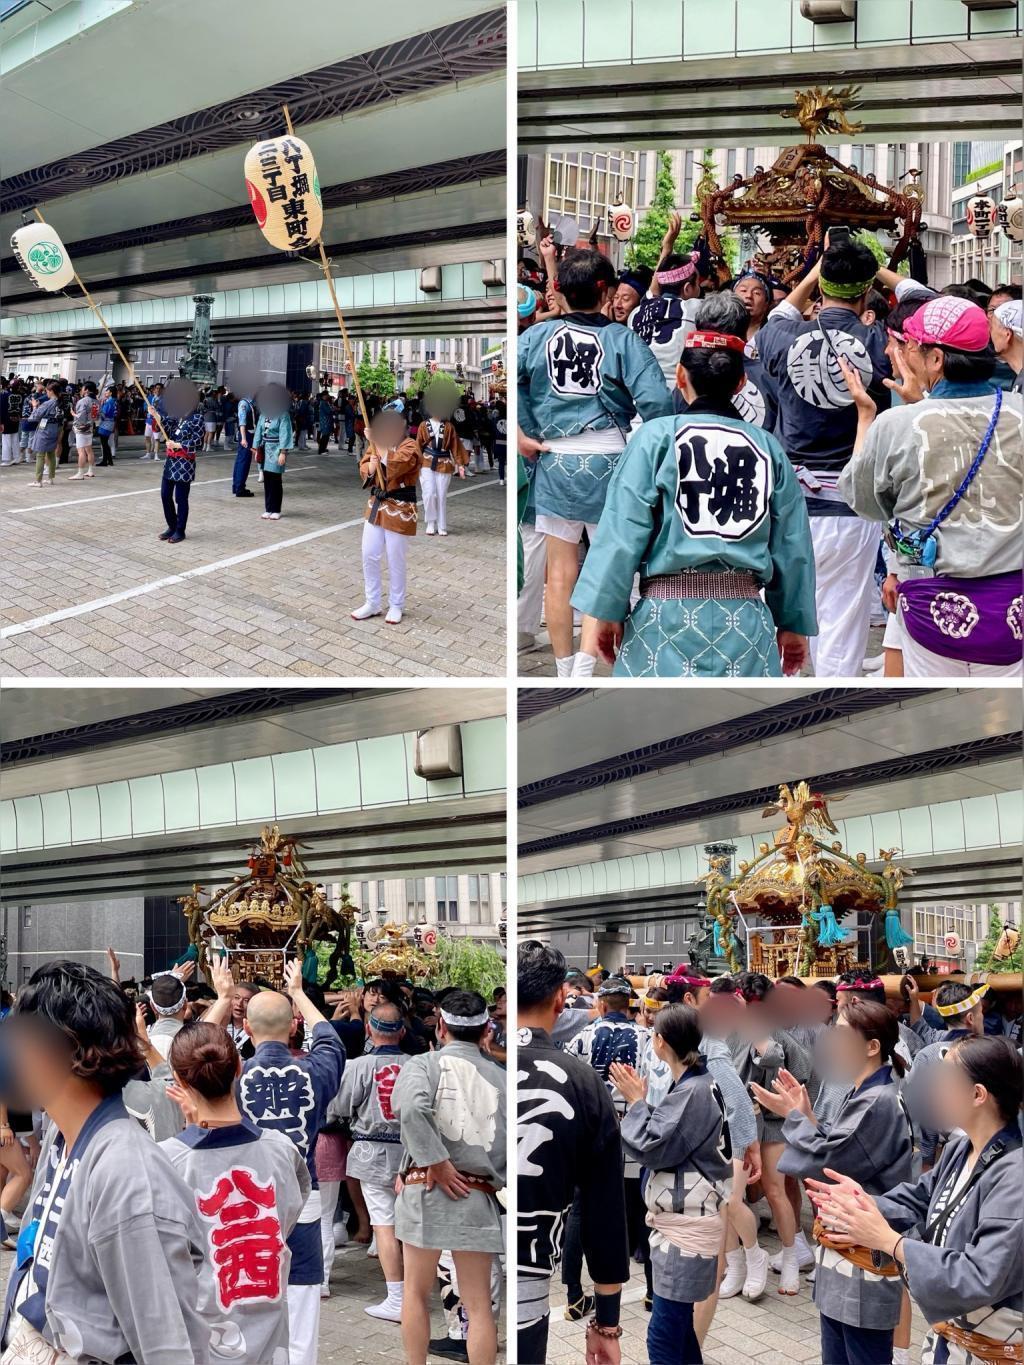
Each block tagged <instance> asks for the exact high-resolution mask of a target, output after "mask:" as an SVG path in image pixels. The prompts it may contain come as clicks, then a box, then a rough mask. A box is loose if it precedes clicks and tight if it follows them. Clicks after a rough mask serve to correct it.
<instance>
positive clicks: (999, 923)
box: [975, 905, 1024, 972]
mask: <svg viewBox="0 0 1024 1365" xmlns="http://www.w3.org/2000/svg"><path fill="white" fill-rule="evenodd" d="M1002 932H1003V917H1002V915H1000V913H999V908H998V906H995V905H990V906H989V907H988V937H987V938H986V939H985V942H984V943H983V944H982V945H981V947H980V948H979V949H978V960H977V962H976V963H975V966H976V967H977V969H978V971H979V972H1020V971H1024V955H1022V952H1021V942H1022V941H1021V940H1018V943H1017V946H1016V948H1014V950H1013V952H1012V953H1011V954H1010V956H1009V957H996V956H995V949H996V945H997V943H998V942H999V936H1000V934H1002Z"/></svg>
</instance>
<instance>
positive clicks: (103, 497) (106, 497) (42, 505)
mask: <svg viewBox="0 0 1024 1365" xmlns="http://www.w3.org/2000/svg"><path fill="white" fill-rule="evenodd" d="M316 468H317V466H316V465H311V464H300V465H293V466H292V468H291V469H290V470H289V473H291V474H301V473H302V471H303V470H304V469H316ZM232 477H233V476H232V475H230V474H229V475H228V476H227V477H226V478H223V479H194V480H193V482H192V487H193V488H199V487H200V486H201V485H202V484H205V483H231V482H232ZM67 482H68V483H70V482H71V480H70V479H69V480H68V481H67ZM159 492H160V485H159V484H156V485H155V486H154V487H152V488H136V489H135V490H134V491H133V492H131V493H101V494H100V495H99V496H98V497H92V498H69V499H68V500H67V501H66V502H38V503H36V505H35V507H14V508H12V509H11V511H9V512H8V513H7V515H8V516H9V517H20V516H21V515H22V513H24V512H49V511H51V510H52V509H53V508H54V507H84V506H85V504H86V503H94V502H110V501H111V499H113V498H141V497H145V495H146V494H149V495H150V496H151V497H152V495H153V494H154V493H159Z"/></svg>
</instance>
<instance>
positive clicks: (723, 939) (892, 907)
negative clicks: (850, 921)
mask: <svg viewBox="0 0 1024 1365" xmlns="http://www.w3.org/2000/svg"><path fill="white" fill-rule="evenodd" d="M832 799H833V800H837V799H838V800H842V797H839V798H832ZM775 814H782V815H784V816H785V817H786V825H785V827H784V828H783V829H780V830H778V831H777V832H776V835H775V840H774V843H772V844H768V843H763V844H761V845H760V846H759V849H758V855H757V857H756V858H755V859H754V860H753V861H752V862H741V863H740V864H739V871H738V874H737V875H735V876H733V877H729V876H727V875H726V868H727V866H728V861H727V859H725V858H724V857H722V856H718V855H716V856H713V857H711V858H710V859H709V860H708V863H709V871H708V872H707V873H706V875H705V876H704V878H703V881H704V886H705V890H706V894H707V909H708V914H709V915H710V916H711V918H712V919H713V921H714V926H715V929H714V934H715V951H716V952H719V953H721V955H722V956H723V957H725V959H726V961H727V962H728V963H729V968H730V970H731V971H734V972H735V971H739V970H740V967H741V962H740V951H741V947H740V942H739V938H738V934H737V931H738V930H739V928H741V927H742V928H743V930H744V931H745V935H746V940H747V942H746V950H747V963H746V966H747V967H748V968H749V970H751V971H758V972H764V973H765V975H766V976H770V977H779V976H786V975H794V976H799V977H825V976H836V975H838V974H839V973H840V972H845V971H850V970H852V969H853V968H855V967H858V966H864V965H866V964H864V963H860V962H858V960H857V946H856V942H857V940H856V936H855V935H852V934H848V933H844V931H843V930H842V928H841V927H840V922H841V921H842V919H843V917H844V916H845V915H848V914H850V913H853V912H858V911H867V912H870V913H871V914H872V915H875V916H883V917H884V934H885V942H886V944H887V946H888V948H889V949H890V951H891V950H893V949H895V948H900V947H906V945H907V944H909V943H910V942H912V939H911V936H910V935H909V934H908V933H906V931H905V930H904V929H903V928H902V926H901V925H900V919H899V909H898V905H897V902H898V898H899V892H900V888H901V887H902V885H903V880H904V878H905V877H907V876H910V875H912V873H911V871H910V869H909V868H903V867H900V866H898V865H897V864H896V863H895V862H894V861H893V860H894V858H895V856H896V854H897V853H898V852H899V849H896V848H887V849H880V850H879V855H878V856H879V859H880V861H881V863H882V870H881V872H873V871H871V869H870V868H869V867H868V866H867V861H868V860H867V855H866V854H865V853H857V854H854V855H851V854H849V853H846V852H845V851H844V850H843V846H842V843H841V842H840V841H839V840H838V839H836V840H833V841H832V842H830V843H826V842H825V841H824V839H822V838H819V837H818V836H819V834H823V835H828V834H838V832H839V831H838V829H837V827H836V825H835V824H834V822H833V820H832V817H831V815H830V814H829V809H828V800H827V799H826V798H825V797H824V796H823V795H822V794H821V793H820V792H812V791H811V789H810V787H809V786H808V785H807V783H806V782H798V783H797V784H796V786H795V787H793V788H792V789H790V787H789V786H788V785H786V784H785V783H784V784H783V785H782V786H780V787H779V797H778V800H777V801H773V802H772V803H771V805H769V806H767V807H766V808H765V810H764V811H763V815H764V816H765V817H766V818H767V817H768V816H771V815H775ZM765 921H766V923H764V922H765Z"/></svg>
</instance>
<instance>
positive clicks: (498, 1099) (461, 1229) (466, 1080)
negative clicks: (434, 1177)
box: [392, 1042, 506, 1253]
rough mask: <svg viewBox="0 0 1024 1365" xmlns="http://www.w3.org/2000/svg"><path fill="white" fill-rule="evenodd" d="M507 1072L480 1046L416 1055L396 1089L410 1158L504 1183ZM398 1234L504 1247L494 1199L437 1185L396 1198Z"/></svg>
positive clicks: (427, 1242) (470, 1247)
mask: <svg viewBox="0 0 1024 1365" xmlns="http://www.w3.org/2000/svg"><path fill="white" fill-rule="evenodd" d="M505 1081H506V1075H505V1072H504V1071H503V1070H502V1069H501V1067H499V1066H498V1065H497V1063H496V1062H492V1061H491V1059H490V1058H489V1057H486V1056H484V1054H483V1053H482V1052H481V1051H480V1049H479V1047H478V1046H477V1045H476V1044H475V1043H465V1042H451V1043H446V1044H445V1046H444V1047H442V1048H439V1049H438V1050H437V1051H436V1052H426V1053H423V1054H421V1055H420V1056H418V1057H410V1058H409V1059H408V1061H407V1062H406V1063H405V1065H404V1066H403V1067H402V1070H401V1073H400V1075H399V1077H398V1082H397V1084H396V1085H395V1088H394V1091H393V1092H392V1105H393V1108H394V1110H395V1113H397V1115H398V1117H399V1121H400V1131H401V1135H402V1146H403V1147H404V1148H405V1149H406V1152H407V1153H408V1163H407V1164H409V1165H414V1166H431V1165H435V1164H436V1163H437V1162H439V1161H444V1160H446V1159H447V1160H449V1161H451V1163H452V1165H453V1166H454V1167H455V1168H456V1170H458V1171H462V1172H464V1173H466V1174H467V1175H475V1176H478V1177H479V1178H480V1179H481V1180H484V1181H486V1182H487V1183H488V1184H490V1185H493V1186H494V1188H495V1189H504V1186H505V1141H506V1130H505ZM395 1235H396V1236H397V1237H398V1239H399V1241H402V1242H411V1243H412V1245H413V1246H418V1247H429V1248H441V1249H442V1250H445V1251H492V1252H496V1253H501V1252H502V1251H504V1246H505V1244H504V1238H503V1235H502V1228H501V1208H500V1206H499V1204H498V1202H497V1200H496V1198H495V1197H494V1196H493V1195H491V1194H488V1193H486V1192H485V1191H483V1190H476V1189H473V1190H471V1191H470V1193H469V1194H468V1195H467V1197H466V1198H465V1199H449V1197H448V1195H447V1194H445V1192H444V1190H442V1189H440V1188H438V1187H437V1186H435V1187H434V1188H433V1189H431V1190H428V1189H427V1187H426V1185H423V1184H415V1185H410V1184H405V1185H404V1186H403V1187H402V1192H401V1194H399V1196H398V1199H397V1201H396V1203H395Z"/></svg>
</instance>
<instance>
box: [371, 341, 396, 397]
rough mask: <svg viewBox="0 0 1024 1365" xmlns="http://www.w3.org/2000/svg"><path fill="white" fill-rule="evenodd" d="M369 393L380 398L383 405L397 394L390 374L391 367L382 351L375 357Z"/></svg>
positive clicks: (392, 376)
mask: <svg viewBox="0 0 1024 1365" xmlns="http://www.w3.org/2000/svg"><path fill="white" fill-rule="evenodd" d="M370 392H371V393H375V394H376V395H377V397H378V398H382V399H383V400H384V402H385V403H386V402H387V400H388V399H389V398H394V396H395V394H396V393H397V392H398V385H397V384H396V383H395V376H394V375H393V374H392V372H391V366H390V365H389V364H388V358H387V355H386V354H385V353H384V351H381V353H380V355H379V356H378V357H377V363H376V365H375V366H374V367H373V369H372V371H371V378H370Z"/></svg>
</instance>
